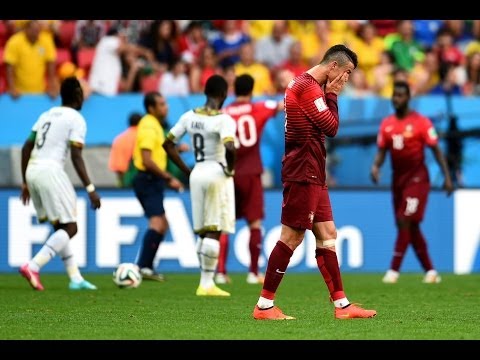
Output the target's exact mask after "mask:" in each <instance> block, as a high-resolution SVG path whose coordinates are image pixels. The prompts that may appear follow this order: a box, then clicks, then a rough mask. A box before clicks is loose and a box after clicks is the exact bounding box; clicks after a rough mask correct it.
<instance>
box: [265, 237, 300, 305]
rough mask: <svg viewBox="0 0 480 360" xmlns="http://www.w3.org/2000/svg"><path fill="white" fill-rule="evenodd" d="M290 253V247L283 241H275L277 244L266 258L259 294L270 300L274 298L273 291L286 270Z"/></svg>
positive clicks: (291, 252) (291, 251)
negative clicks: (265, 268) (263, 279)
mask: <svg viewBox="0 0 480 360" xmlns="http://www.w3.org/2000/svg"><path fill="white" fill-rule="evenodd" d="M292 255H293V250H292V249H290V248H289V247H288V246H287V245H286V244H285V243H284V242H282V241H280V240H279V241H277V244H276V245H275V247H274V248H273V250H272V252H271V253H270V257H269V258H268V265H267V271H266V272H265V281H264V283H263V289H262V292H261V295H260V296H262V297H264V298H267V299H270V300H273V299H274V298H275V293H276V292H277V289H278V286H279V285H280V282H281V281H282V279H283V275H284V274H285V272H286V271H287V267H288V263H289V262H290V258H291V257H292Z"/></svg>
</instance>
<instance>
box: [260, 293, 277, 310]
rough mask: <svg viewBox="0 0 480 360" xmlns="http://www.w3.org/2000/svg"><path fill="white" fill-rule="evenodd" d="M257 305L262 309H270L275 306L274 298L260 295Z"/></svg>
mask: <svg viewBox="0 0 480 360" xmlns="http://www.w3.org/2000/svg"><path fill="white" fill-rule="evenodd" d="M257 306H258V307H259V308H260V309H268V308H271V307H272V306H273V300H270V299H267V298H264V297H263V296H260V297H259V298H258V301H257Z"/></svg>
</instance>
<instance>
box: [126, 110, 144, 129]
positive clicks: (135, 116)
mask: <svg viewBox="0 0 480 360" xmlns="http://www.w3.org/2000/svg"><path fill="white" fill-rule="evenodd" d="M141 118H142V114H140V113H137V112H133V113H131V114H130V115H129V116H128V126H137V125H138V123H139V122H140V119H141Z"/></svg>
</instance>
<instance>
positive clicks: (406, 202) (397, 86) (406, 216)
mask: <svg viewBox="0 0 480 360" xmlns="http://www.w3.org/2000/svg"><path fill="white" fill-rule="evenodd" d="M410 98H411V95H410V87H409V85H408V83H407V82H406V81H397V82H395V83H394V85H393V95H392V97H391V99H392V104H393V107H394V108H395V114H393V115H390V116H388V117H386V118H385V119H383V120H382V122H381V125H380V129H379V132H378V138H377V145H378V151H377V153H376V155H375V159H374V161H373V164H372V167H371V170H370V176H371V179H372V181H373V182H374V183H378V181H379V179H380V167H381V166H382V164H383V163H384V161H385V157H386V154H387V152H390V159H391V166H392V170H393V181H392V193H393V207H394V212H395V222H396V225H397V239H396V241H395V250H394V253H393V256H392V260H391V264H390V269H389V270H388V271H387V272H386V274H385V276H384V277H383V282H384V283H396V282H397V281H398V278H399V276H400V267H401V265H402V261H403V258H404V256H405V253H406V251H407V248H408V246H409V245H410V244H411V245H412V246H413V250H414V251H415V254H416V256H417V258H418V259H419V261H420V263H421V265H422V268H423V270H424V271H425V276H424V278H423V282H424V283H430V284H436V283H439V282H440V280H441V279H440V276H439V274H438V272H437V271H436V270H435V268H434V267H433V265H432V261H431V259H430V255H429V253H428V249H427V243H426V241H425V238H424V236H423V234H422V231H421V230H420V223H421V222H422V220H423V217H424V212H425V209H426V205H427V199H428V193H429V191H430V179H429V173H428V169H427V167H426V165H425V154H424V149H425V147H427V146H428V147H430V148H431V149H432V152H433V154H434V156H435V160H436V161H437V163H438V165H439V166H440V169H441V171H442V173H443V176H444V178H445V183H444V186H443V188H444V189H445V191H446V193H447V195H448V196H449V195H450V194H451V193H452V192H453V183H452V180H451V178H450V172H449V169H448V165H447V162H446V159H445V157H444V155H443V153H442V150H441V149H440V146H439V144H438V136H437V133H436V131H435V128H434V126H433V125H432V122H431V120H430V119H428V118H427V117H425V116H423V115H421V114H419V113H418V112H416V111H414V110H412V109H410V107H409V102H410Z"/></svg>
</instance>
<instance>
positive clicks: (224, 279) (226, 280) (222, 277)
mask: <svg viewBox="0 0 480 360" xmlns="http://www.w3.org/2000/svg"><path fill="white" fill-rule="evenodd" d="M231 282H232V280H231V279H230V276H228V275H227V274H223V273H217V274H216V275H215V283H217V284H230V283H231Z"/></svg>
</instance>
